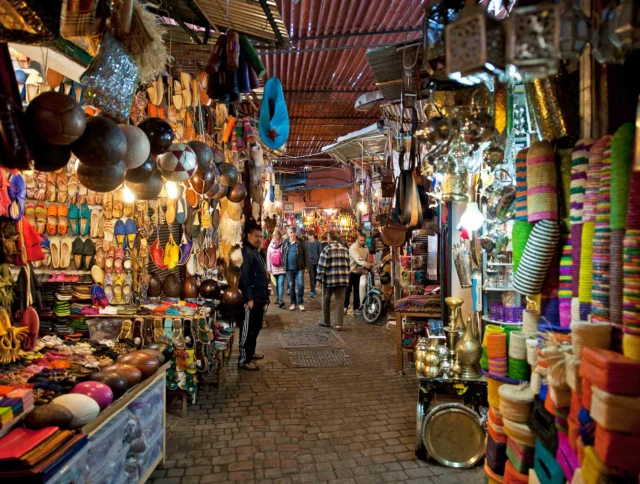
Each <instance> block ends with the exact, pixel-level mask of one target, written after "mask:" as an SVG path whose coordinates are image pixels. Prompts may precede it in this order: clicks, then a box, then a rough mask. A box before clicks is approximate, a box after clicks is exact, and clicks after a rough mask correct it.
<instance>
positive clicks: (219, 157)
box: [213, 147, 226, 166]
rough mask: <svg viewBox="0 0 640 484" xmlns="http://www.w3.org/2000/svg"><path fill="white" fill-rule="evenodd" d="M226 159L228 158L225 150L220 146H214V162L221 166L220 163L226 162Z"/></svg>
mask: <svg viewBox="0 0 640 484" xmlns="http://www.w3.org/2000/svg"><path fill="white" fill-rule="evenodd" d="M225 160H226V157H225V156H224V151H222V150H221V149H220V148H218V147H215V148H213V163H214V164H215V165H216V166H220V164H221V163H224V162H225Z"/></svg>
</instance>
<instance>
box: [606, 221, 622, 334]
mask: <svg viewBox="0 0 640 484" xmlns="http://www.w3.org/2000/svg"><path fill="white" fill-rule="evenodd" d="M624 232H625V231H624V229H614V230H612V231H611V250H610V257H611V261H610V263H609V285H610V290H609V316H610V318H611V322H612V323H613V324H622V284H623V281H622V278H623V273H624V272H623V268H622V264H623V243H624Z"/></svg>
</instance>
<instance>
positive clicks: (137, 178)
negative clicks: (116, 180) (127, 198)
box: [125, 156, 158, 183]
mask: <svg viewBox="0 0 640 484" xmlns="http://www.w3.org/2000/svg"><path fill="white" fill-rule="evenodd" d="M156 171H158V168H157V167H156V160H154V159H153V158H152V157H151V156H149V157H148V158H147V159H146V160H145V161H144V162H143V163H142V165H140V166H138V167H137V168H128V169H127V174H126V176H125V178H126V180H127V181H128V182H132V183H142V182H145V181H147V180H148V179H149V178H150V177H151V175H153V174H154V173H155V172H156Z"/></svg>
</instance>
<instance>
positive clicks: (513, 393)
mask: <svg viewBox="0 0 640 484" xmlns="http://www.w3.org/2000/svg"><path fill="white" fill-rule="evenodd" d="M498 393H499V394H500V413H501V414H502V417H503V421H504V419H509V420H511V421H512V422H522V423H525V422H526V421H527V418H528V416H529V411H530V410H531V405H532V404H533V393H531V388H529V385H502V386H501V387H500V389H499V390H498Z"/></svg>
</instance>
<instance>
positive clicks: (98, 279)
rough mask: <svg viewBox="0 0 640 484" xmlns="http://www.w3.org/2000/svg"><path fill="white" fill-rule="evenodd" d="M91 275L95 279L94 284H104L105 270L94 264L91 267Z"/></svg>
mask: <svg viewBox="0 0 640 484" xmlns="http://www.w3.org/2000/svg"><path fill="white" fill-rule="evenodd" d="M91 277H92V279H93V282H94V284H98V285H100V286H102V285H103V284H104V272H103V271H102V269H100V267H98V266H97V265H94V266H93V267H92V268H91Z"/></svg>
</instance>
